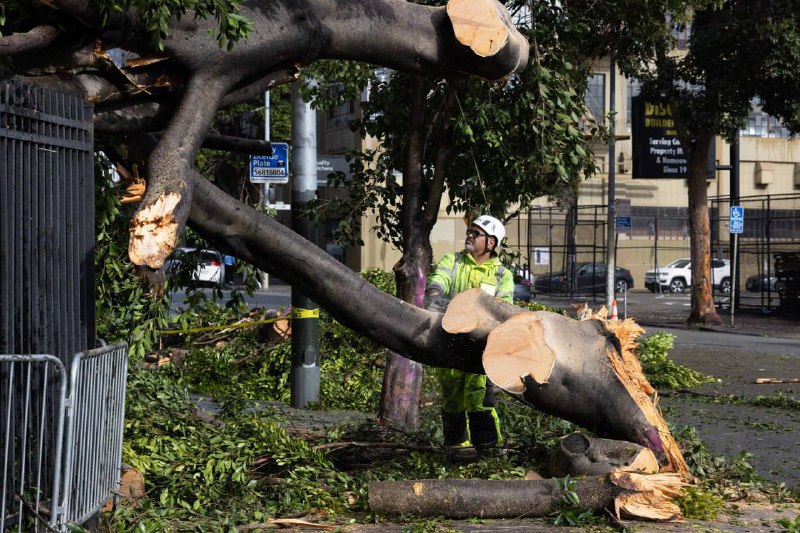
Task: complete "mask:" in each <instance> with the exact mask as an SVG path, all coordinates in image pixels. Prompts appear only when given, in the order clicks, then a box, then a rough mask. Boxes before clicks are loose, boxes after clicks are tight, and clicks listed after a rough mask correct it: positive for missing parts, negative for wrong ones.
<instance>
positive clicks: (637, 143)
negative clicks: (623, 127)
mask: <svg viewBox="0 0 800 533" xmlns="http://www.w3.org/2000/svg"><path fill="white" fill-rule="evenodd" d="M631 102H632V103H631V106H632V109H631V120H632V122H633V124H632V127H633V177H634V179H636V178H642V179H658V178H680V179H686V178H688V177H689V165H688V163H687V161H686V157H685V156H684V154H683V148H682V147H681V142H680V140H678V135H677V132H676V130H675V119H673V118H672V109H670V106H669V105H668V104H667V103H666V101H665V100H652V99H648V100H645V99H644V98H643V97H641V96H634V97H633V98H632V99H631ZM706 168H707V172H708V175H707V178H708V179H711V178H713V177H714V172H715V170H716V143H715V142H714V140H713V139H712V141H711V145H710V148H709V151H708V164H707V166H706Z"/></svg>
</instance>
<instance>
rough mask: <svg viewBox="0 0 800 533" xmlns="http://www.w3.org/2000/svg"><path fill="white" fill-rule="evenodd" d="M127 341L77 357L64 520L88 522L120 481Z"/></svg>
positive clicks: (69, 414)
mask: <svg viewBox="0 0 800 533" xmlns="http://www.w3.org/2000/svg"><path fill="white" fill-rule="evenodd" d="M127 375H128V346H127V344H125V343H118V344H115V345H112V346H106V347H103V348H98V349H96V350H90V351H88V352H85V353H79V354H77V355H76V356H75V359H74V360H73V361H72V369H71V372H70V383H71V385H72V387H71V391H70V396H69V403H68V407H67V443H68V445H67V447H66V452H65V457H64V464H65V473H64V477H65V479H66V480H67V484H66V485H65V486H66V487H67V490H65V491H64V501H63V517H62V519H61V521H62V523H69V522H77V523H83V522H85V521H86V520H88V519H89V518H90V517H91V516H92V515H94V514H95V513H97V512H98V511H99V510H100V509H101V508H102V507H103V504H105V502H107V501H108V498H109V496H110V495H111V494H112V493H113V492H114V491H116V489H117V488H118V487H119V479H120V467H121V464H122V432H123V429H124V422H125V384H126V380H127Z"/></svg>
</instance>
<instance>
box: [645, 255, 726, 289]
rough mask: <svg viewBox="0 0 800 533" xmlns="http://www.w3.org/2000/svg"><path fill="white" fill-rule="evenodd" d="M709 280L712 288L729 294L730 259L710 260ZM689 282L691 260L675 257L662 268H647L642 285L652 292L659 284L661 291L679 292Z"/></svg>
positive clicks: (690, 277)
mask: <svg viewBox="0 0 800 533" xmlns="http://www.w3.org/2000/svg"><path fill="white" fill-rule="evenodd" d="M656 275H657V276H656ZM656 277H657V278H658V279H656ZM711 282H712V284H713V286H714V288H715V289H717V290H719V291H720V292H721V293H723V294H729V293H730V292H731V265H730V261H728V260H727V259H712V260H711ZM691 284H692V260H691V259H689V258H688V257H684V258H681V259H676V260H675V261H673V262H672V263H670V264H668V265H667V266H665V267H663V268H659V269H656V270H648V271H647V272H645V274H644V286H645V287H647V288H648V289H649V290H650V291H652V292H657V291H658V289H659V286H660V288H661V290H662V291H669V292H671V293H675V294H679V293H682V292H683V291H685V290H686V288H687V287H689V286H690V285H691Z"/></svg>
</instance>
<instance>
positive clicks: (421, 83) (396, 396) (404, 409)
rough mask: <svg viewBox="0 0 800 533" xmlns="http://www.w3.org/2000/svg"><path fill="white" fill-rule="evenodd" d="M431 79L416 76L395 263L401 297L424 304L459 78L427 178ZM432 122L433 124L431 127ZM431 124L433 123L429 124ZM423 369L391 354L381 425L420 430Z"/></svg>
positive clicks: (446, 106) (446, 102) (450, 95)
mask: <svg viewBox="0 0 800 533" xmlns="http://www.w3.org/2000/svg"><path fill="white" fill-rule="evenodd" d="M429 84H430V81H429V80H427V79H425V78H423V77H421V76H415V77H414V78H413V80H412V91H411V92H412V94H411V116H410V120H409V140H408V145H407V148H406V154H405V165H404V170H403V205H402V211H401V216H400V220H401V231H402V233H403V257H402V258H401V259H400V261H398V263H397V264H396V265H395V266H394V273H395V279H396V280H397V296H398V298H400V299H402V300H403V301H405V302H408V303H410V304H414V305H416V306H417V307H422V305H423V298H424V294H425V287H426V284H427V278H428V274H429V272H430V267H431V264H432V263H433V251H432V249H431V242H430V235H431V230H432V229H433V225H434V224H435V223H436V220H437V217H438V213H439V206H440V204H441V198H442V193H443V187H444V185H443V184H444V180H445V173H446V169H447V167H448V165H449V164H450V157H451V153H452V132H453V125H452V121H451V119H450V114H451V111H452V109H453V108H454V106H455V105H456V95H457V91H458V88H459V86H460V83H459V82H455V81H452V80H450V81H449V82H448V86H447V89H446V93H445V98H444V102H443V106H444V109H443V113H442V115H443V116H444V119H443V126H442V131H441V133H440V134H439V135H438V136H437V137H438V139H437V140H438V144H437V146H436V162H435V170H434V174H433V177H432V178H431V179H430V180H427V181H426V179H425V175H424V156H425V151H426V150H427V149H429V147H427V146H426V144H425V140H426V137H427V135H426V133H425V130H426V128H425V124H424V117H425V116H426V115H428V113H427V111H428V109H427V105H426V94H427V90H428V86H429ZM429 126H430V125H429ZM431 127H432V126H431ZM422 377H423V368H422V365H420V364H419V363H415V362H413V361H410V360H408V359H406V358H404V357H402V356H400V355H399V354H396V353H394V352H389V357H388V358H387V365H386V371H385V373H384V379H383V390H382V391H381V408H380V413H379V416H378V418H379V420H380V421H381V423H384V424H387V425H393V426H396V427H407V428H410V429H414V430H416V429H418V427H419V417H418V406H419V395H420V392H421V389H422Z"/></svg>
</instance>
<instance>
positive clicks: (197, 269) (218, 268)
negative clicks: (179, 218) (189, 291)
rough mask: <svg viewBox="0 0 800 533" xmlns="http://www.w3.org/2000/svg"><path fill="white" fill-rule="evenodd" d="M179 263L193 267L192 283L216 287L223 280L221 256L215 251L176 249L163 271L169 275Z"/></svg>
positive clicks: (223, 266) (223, 267)
mask: <svg viewBox="0 0 800 533" xmlns="http://www.w3.org/2000/svg"><path fill="white" fill-rule="evenodd" d="M181 263H187V264H189V263H190V264H191V265H194V271H193V272H192V273H191V280H192V281H193V282H197V283H204V284H210V285H218V284H220V283H222V282H223V280H224V279H225V265H224V264H223V262H222V254H220V253H219V252H218V251H216V250H198V249H197V248H177V249H176V250H175V252H174V253H173V254H172V257H171V258H170V259H169V260H168V261H167V263H166V266H165V270H166V271H167V272H168V273H171V272H173V271H175V270H176V269H178V267H179V265H180V264H181Z"/></svg>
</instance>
